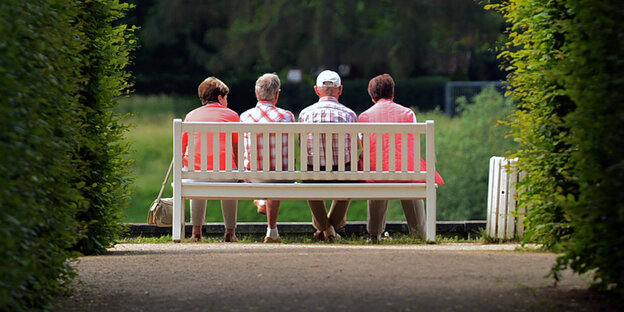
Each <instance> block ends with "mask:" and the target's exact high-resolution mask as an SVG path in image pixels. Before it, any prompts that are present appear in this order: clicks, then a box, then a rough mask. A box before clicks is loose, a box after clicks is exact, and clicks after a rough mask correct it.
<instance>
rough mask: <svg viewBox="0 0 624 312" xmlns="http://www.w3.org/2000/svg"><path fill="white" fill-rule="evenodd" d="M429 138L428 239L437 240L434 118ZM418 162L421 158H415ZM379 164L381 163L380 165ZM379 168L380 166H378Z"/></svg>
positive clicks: (428, 125)
mask: <svg viewBox="0 0 624 312" xmlns="http://www.w3.org/2000/svg"><path fill="white" fill-rule="evenodd" d="M426 132H427V134H426V140H427V143H426V144H427V160H426V161H427V178H426V183H427V240H428V241H430V242H435V238H436V187H435V170H436V158H435V141H434V133H435V127H434V123H433V120H427V130H426ZM419 148H420V146H414V149H419ZM415 161H416V163H418V161H419V159H415ZM378 166H379V165H378ZM378 168H379V167H378Z"/></svg>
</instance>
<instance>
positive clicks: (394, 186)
mask: <svg viewBox="0 0 624 312" xmlns="http://www.w3.org/2000/svg"><path fill="white" fill-rule="evenodd" d="M184 132H189V136H188V137H189V155H194V154H195V151H194V144H193V137H194V136H193V135H191V133H193V132H199V133H201V139H202V141H203V140H206V137H207V135H211V136H213V140H214V141H213V142H215V143H214V144H213V145H214V147H215V151H214V152H213V155H215V157H214V159H213V163H214V164H219V163H220V161H219V159H218V158H219V153H218V146H219V144H216V142H219V137H220V136H219V133H226V135H225V140H226V142H225V146H226V148H227V150H226V155H231V153H232V147H231V146H232V134H233V133H235V135H237V136H238V151H240V152H239V153H238V160H237V162H236V163H237V164H239V169H233V168H232V164H231V162H229V161H227V162H226V168H225V170H210V171H208V170H206V168H207V164H206V163H207V160H206V157H204V156H203V155H205V154H206V144H202V151H200V152H201V154H202V157H201V170H193V169H192V168H195V164H194V162H193V157H189V164H188V165H189V166H188V168H186V167H184V163H183V158H182V157H183V155H182V134H183V133H184ZM244 133H250V134H251V136H252V138H254V139H252V140H251V142H252V148H251V159H257V152H256V146H255V145H256V144H255V142H256V140H255V138H256V136H257V135H259V134H263V136H262V140H263V141H262V142H263V145H264V146H265V147H267V146H269V135H268V134H275V135H277V138H279V137H280V136H281V135H284V134H285V135H287V136H288V168H287V170H282V169H283V168H282V165H281V163H282V156H281V153H277V155H276V156H277V157H276V166H277V168H276V169H275V170H274V171H262V170H258V168H257V167H258V166H257V164H256V162H254V161H252V162H251V168H250V169H244V168H243V165H242V164H243V158H244V153H243V151H244V140H243V135H244ZM308 133H312V134H314V149H313V151H314V161H313V163H312V164H311V165H313V170H312V171H308V163H307V162H308V158H307V147H306V144H307V142H306V141H307V140H306V139H305V138H307V135H308ZM322 133H327V134H337V135H338V138H339V144H340V148H339V149H338V150H339V159H344V158H345V157H344V154H345V153H344V146H345V138H346V137H347V134H348V135H350V137H351V138H352V139H351V140H352V143H355V142H357V139H356V138H358V135H361V137H363V140H361V143H362V144H361V145H359V146H358V144H351V147H350V148H351V150H350V154H351V156H350V157H351V160H350V162H351V164H352V166H351V168H352V169H351V170H345V165H344V162H339V163H338V164H337V166H338V170H337V171H320V170H319V169H320V163H319V156H318V155H319V153H318V151H319V142H320V137H321V136H320V134H322ZM371 133H377V134H386V133H387V134H401V136H400V137H398V136H397V138H398V139H399V140H401V146H403V147H404V148H402V150H401V154H402V155H401V162H400V163H395V162H394V159H393V157H390V158H391V160H392V161H391V162H390V164H389V170H388V171H381V170H378V171H373V170H371V168H370V167H371V166H370V156H369V155H370V146H369V145H370V144H368V142H369V141H370V139H369V138H370V137H369V136H370V134H371ZM408 134H413V136H412V137H413V139H414V146H415V147H416V148H414V157H413V159H414V162H415V164H414V167H413V168H417V171H407V168H408V164H407V162H408V157H407V152H408V151H407V148H405V147H406V146H407V140H408ZM300 137H301V138H303V139H300ZM388 137H389V143H390V144H389V146H390V150H389V153H390V155H394V154H395V135H389V136H388ZM422 138H424V139H425V141H424V142H425V144H424V150H426V153H424V154H425V157H424V158H425V160H426V161H427V170H426V171H418V169H419V168H420V158H421V155H423V153H421V148H420V147H421V139H422ZM325 140H326V145H325V146H331V140H332V136H331V135H326V136H325ZM381 140H382V135H377V136H376V144H377V146H381V145H382V144H381V143H382V142H381ZM276 144H277V146H276V150H277V151H281V150H282V140H279V139H277V140H276ZM296 146H298V147H299V148H296ZM358 148H359V151H361V152H362V153H364V158H363V168H362V170H358V168H357V163H358V156H359V153H358V152H359V151H358ZM297 150H299V152H297ZM262 152H263V154H264V155H262V156H263V163H262V164H263V168H269V159H270V157H269V154H268V153H269V149H268V148H264V149H263V151H262ZM325 152H326V159H328V160H329V162H331V159H332V154H331V153H332V149H331V148H328V149H326V151H325ZM381 153H382V149H381V148H378V149H377V152H376V158H377V159H381V157H382V154H381ZM173 155H174V156H173V159H174V167H173V168H174V171H173V207H174V208H173V227H172V231H173V233H172V236H173V240H174V241H175V242H180V241H181V239H182V238H184V220H185V218H184V211H185V209H184V203H185V201H184V200H185V199H206V200H222V199H237V200H253V199H279V200H309V199H322V200H341V199H342V200H346V199H351V200H371V199H416V198H422V199H426V216H427V220H426V239H427V240H428V241H434V240H435V236H436V187H437V185H436V184H435V170H436V161H435V141H434V122H433V121H432V120H427V121H426V122H424V123H411V124H410V123H230V122H228V123H207V122H206V123H205V122H182V120H180V119H174V121H173ZM215 167H218V166H215ZM327 167H328V168H331V164H327ZM379 167H381V166H379ZM399 167H400V168H401V169H402V170H401V171H397V170H395V169H396V168H399ZM237 180H241V181H249V180H281V181H284V180H286V181H296V182H292V183H250V182H218V181H237ZM302 180H325V181H331V182H320V183H302V182H301V181H302ZM370 180H374V181H384V180H385V181H389V180H390V181H397V180H398V181H406V182H402V183H383V182H379V183H376V182H373V183H370V182H368V183H362V182H361V181H370ZM335 181H345V183H335ZM351 181H352V182H351ZM409 181H425V182H422V183H412V182H409ZM316 182H318V181H316ZM286 209H288V208H287V207H286Z"/></svg>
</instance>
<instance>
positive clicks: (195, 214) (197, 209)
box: [191, 199, 206, 240]
mask: <svg viewBox="0 0 624 312" xmlns="http://www.w3.org/2000/svg"><path fill="white" fill-rule="evenodd" d="M205 221H206V201H205V200H201V199H199V200H198V199H192V200H191V224H193V231H192V232H191V239H192V240H200V239H201V238H202V225H204V222H205Z"/></svg>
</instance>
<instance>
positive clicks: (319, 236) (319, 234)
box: [314, 230, 325, 241]
mask: <svg viewBox="0 0 624 312" xmlns="http://www.w3.org/2000/svg"><path fill="white" fill-rule="evenodd" d="M314 237H315V238H316V239H318V240H320V241H324V240H325V234H323V232H322V231H318V230H317V231H316V232H314Z"/></svg>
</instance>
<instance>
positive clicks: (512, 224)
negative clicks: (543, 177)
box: [486, 156, 526, 239]
mask: <svg viewBox="0 0 624 312" xmlns="http://www.w3.org/2000/svg"><path fill="white" fill-rule="evenodd" d="M516 162H517V159H505V158H503V157H496V156H495V157H492V158H490V173H489V181H488V206H487V225H486V232H487V233H488V235H490V236H491V237H493V238H501V239H513V238H515V237H520V236H522V234H523V232H524V231H523V230H524V226H523V222H522V218H523V215H524V214H521V215H518V216H516V214H517V212H516V207H517V193H516V183H517V182H518V181H519V179H521V178H522V177H523V176H524V175H523V174H522V173H520V174H519V173H518V168H517V165H516ZM525 213H526V212H525Z"/></svg>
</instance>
